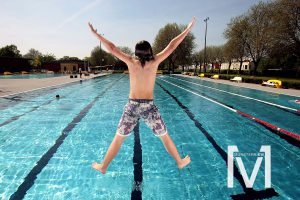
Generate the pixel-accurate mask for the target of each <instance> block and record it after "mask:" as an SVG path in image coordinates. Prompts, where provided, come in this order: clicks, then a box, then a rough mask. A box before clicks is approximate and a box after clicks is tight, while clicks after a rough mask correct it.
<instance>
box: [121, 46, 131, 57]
mask: <svg viewBox="0 0 300 200" xmlns="http://www.w3.org/2000/svg"><path fill="white" fill-rule="evenodd" d="M118 48H119V49H120V50H121V51H123V52H124V53H126V54H128V55H131V56H133V55H134V53H133V51H132V50H131V49H130V48H129V47H122V46H119V47H118Z"/></svg>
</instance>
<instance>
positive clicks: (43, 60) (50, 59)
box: [40, 53, 56, 63]
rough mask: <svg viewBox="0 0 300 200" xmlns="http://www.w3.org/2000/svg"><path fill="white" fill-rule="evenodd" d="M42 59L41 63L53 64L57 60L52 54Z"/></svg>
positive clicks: (43, 56)
mask: <svg viewBox="0 0 300 200" xmlns="http://www.w3.org/2000/svg"><path fill="white" fill-rule="evenodd" d="M40 59H41V63H45V62H52V61H55V60H56V58H55V55H54V54H51V53H47V54H45V55H42V56H41V58H40Z"/></svg>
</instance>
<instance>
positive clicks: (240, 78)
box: [230, 76, 242, 83]
mask: <svg viewBox="0 0 300 200" xmlns="http://www.w3.org/2000/svg"><path fill="white" fill-rule="evenodd" d="M230 81H233V82H235V81H236V82H237V83H240V82H242V77H240V76H235V77H234V78H232V79H230Z"/></svg>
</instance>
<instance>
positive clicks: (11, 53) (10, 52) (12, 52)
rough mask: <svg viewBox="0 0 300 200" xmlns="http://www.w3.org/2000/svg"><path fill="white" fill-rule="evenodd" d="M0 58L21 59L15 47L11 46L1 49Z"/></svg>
mask: <svg viewBox="0 0 300 200" xmlns="http://www.w3.org/2000/svg"><path fill="white" fill-rule="evenodd" d="M0 56H2V57H10V58H21V57H22V55H21V54H20V51H19V50H18V48H17V46H16V45H13V44H11V45H7V46H5V47H2V48H1V49H0Z"/></svg>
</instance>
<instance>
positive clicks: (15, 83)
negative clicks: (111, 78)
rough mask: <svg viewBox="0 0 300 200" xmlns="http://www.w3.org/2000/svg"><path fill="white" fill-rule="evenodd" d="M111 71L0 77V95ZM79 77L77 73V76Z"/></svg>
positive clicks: (101, 74) (60, 83) (74, 80)
mask: <svg viewBox="0 0 300 200" xmlns="http://www.w3.org/2000/svg"><path fill="white" fill-rule="evenodd" d="M109 74H111V72H105V73H100V74H90V76H84V75H83V76H82V78H70V76H69V75H66V76H60V77H51V78H41V79H38V78H33V79H0V97H6V96H11V95H14V94H20V93H24V92H29V91H34V90H39V89H43V88H48V87H54V86H59V85H64V84H68V83H73V82H79V81H80V80H83V81H84V80H88V79H92V78H96V77H99V76H105V75H109ZM77 77H79V75H78V76H77Z"/></svg>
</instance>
